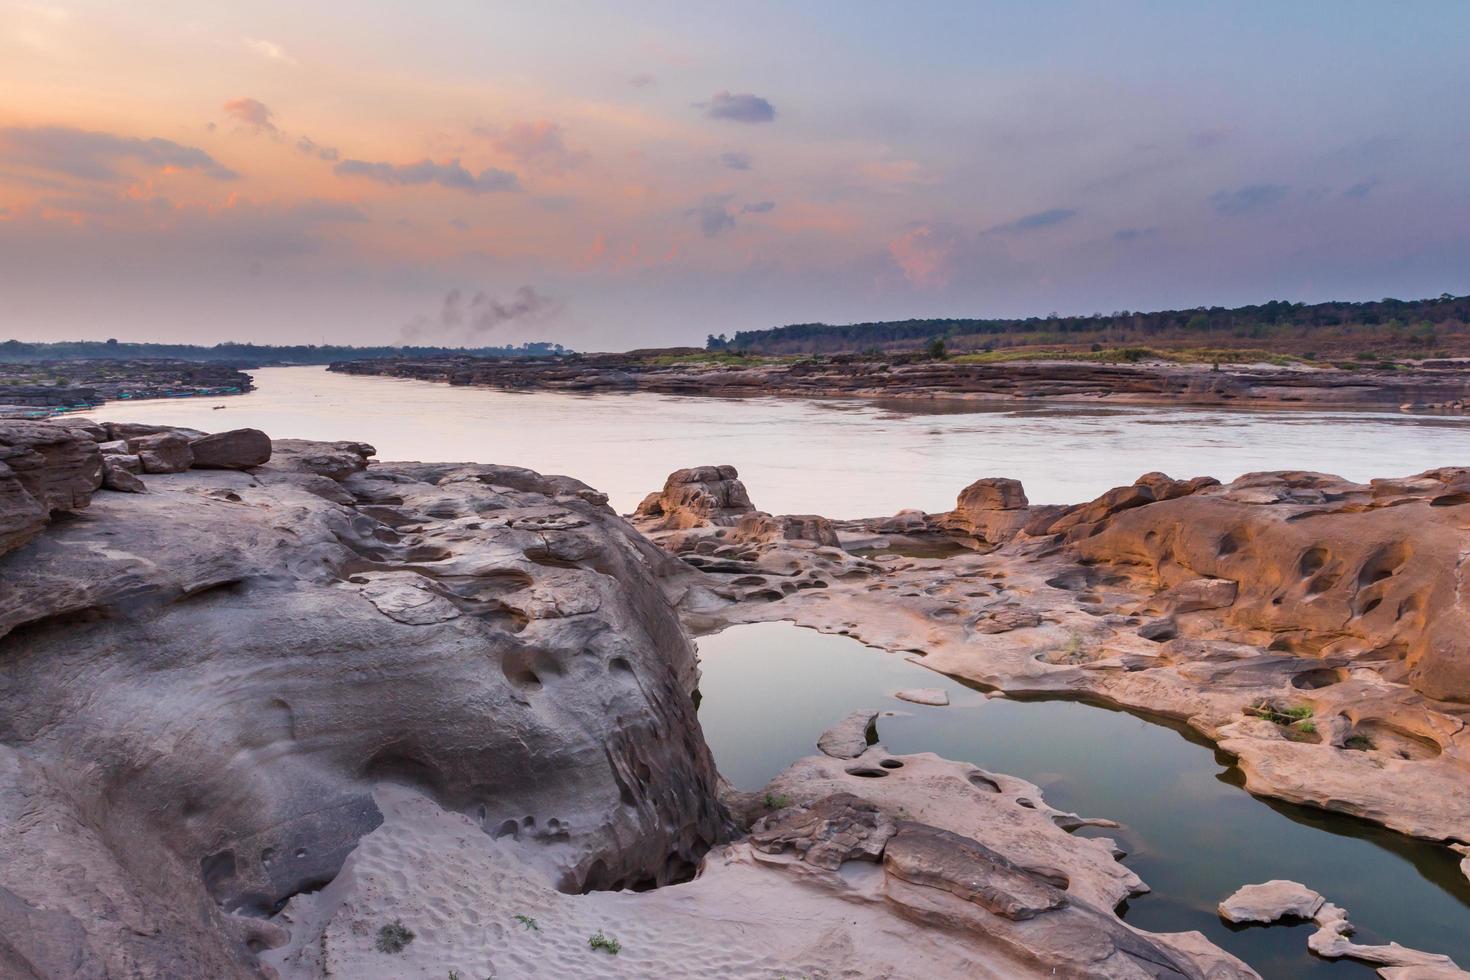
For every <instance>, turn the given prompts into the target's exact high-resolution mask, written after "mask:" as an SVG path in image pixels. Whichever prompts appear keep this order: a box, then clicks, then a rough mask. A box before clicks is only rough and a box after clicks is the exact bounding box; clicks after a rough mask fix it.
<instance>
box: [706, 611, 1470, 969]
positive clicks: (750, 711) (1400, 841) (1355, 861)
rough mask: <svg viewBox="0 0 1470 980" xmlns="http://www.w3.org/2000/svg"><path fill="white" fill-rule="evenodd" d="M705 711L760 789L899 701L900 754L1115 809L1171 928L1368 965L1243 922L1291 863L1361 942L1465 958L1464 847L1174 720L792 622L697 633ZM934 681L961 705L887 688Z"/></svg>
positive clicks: (1158, 914)
mask: <svg viewBox="0 0 1470 980" xmlns="http://www.w3.org/2000/svg"><path fill="white" fill-rule="evenodd" d="M699 656H700V669H701V671H702V672H703V677H702V679H701V681H700V685H699V690H700V695H701V701H700V705H699V719H700V723H701V725H702V726H703V728H704V733H705V737H706V738H707V739H708V740H709V744H710V747H711V749H712V750H713V751H714V755H715V761H716V763H717V764H718V765H719V768H720V771H721V772H722V773H723V774H724V775H725V776H726V778H728V779H729V780H730V781H731V782H733V783H735V784H736V785H737V786H739V787H740V788H741V789H746V790H754V789H759V788H760V787H761V786H763V785H764V784H765V783H766V782H767V781H768V780H770V778H771V777H772V776H774V775H776V774H777V773H778V772H780V771H781V770H782V769H784V768H786V766H787V765H788V764H789V763H790V762H791V761H793V760H794V759H796V758H799V757H801V756H803V755H810V754H812V753H813V752H814V751H815V746H816V741H817V736H818V735H820V734H821V733H822V731H823V730H824V729H826V728H827V727H828V726H830V725H831V724H833V723H834V722H836V721H838V720H839V719H841V718H842V717H843V716H845V715H846V714H847V713H848V712H850V711H853V710H855V709H857V708H873V709H876V710H880V711H892V712H894V714H892V715H884V716H882V717H880V718H879V719H878V735H879V738H880V739H881V740H882V742H883V743H884V745H886V746H887V747H888V748H889V750H890V751H892V752H895V753H908V752H934V753H937V754H938V755H941V756H943V757H945V758H948V759H959V760H963V761H966V762H971V763H973V764H975V765H978V766H981V767H982V768H986V769H991V770H996V771H999V772H1006V773H1012V774H1014V775H1017V776H1021V777H1023V778H1025V779H1029V780H1031V781H1032V782H1034V783H1036V784H1037V785H1039V786H1040V787H1041V788H1042V790H1043V791H1044V792H1045V794H1046V799H1047V801H1048V802H1049V803H1051V804H1052V805H1053V806H1056V807H1059V808H1061V809H1064V810H1072V811H1075V812H1077V813H1081V814H1082V815H1083V816H1094V817H1110V818H1112V819H1114V820H1117V821H1119V822H1120V823H1122V824H1123V828H1122V829H1121V830H1099V831H1094V832H1092V833H1097V834H1100V835H1102V836H1109V837H1113V838H1115V839H1116V840H1117V841H1118V842H1119V843H1120V844H1121V845H1122V846H1123V848H1124V850H1126V851H1128V856H1127V857H1126V858H1125V859H1124V863H1126V864H1127V865H1128V866H1129V867H1130V868H1132V869H1133V870H1134V871H1136V872H1137V873H1138V874H1139V876H1140V877H1142V878H1143V880H1144V881H1145V882H1147V883H1148V884H1149V885H1150V886H1151V887H1152V888H1153V891H1152V892H1151V893H1149V894H1147V895H1143V896H1140V897H1138V898H1135V899H1132V900H1131V901H1130V902H1129V904H1128V908H1127V911H1126V918H1127V919H1128V921H1129V922H1131V923H1133V924H1134V925H1137V926H1140V927H1142V928H1145V929H1151V930H1155V931H1160V932H1177V931H1182V930H1187V929H1198V930H1199V931H1200V932H1203V933H1204V934H1205V935H1206V936H1208V937H1209V938H1210V939H1211V940H1212V941H1213V942H1215V943H1217V944H1218V945H1220V946H1222V947H1224V948H1225V949H1228V950H1230V951H1231V952H1232V953H1234V954H1235V955H1237V956H1239V957H1240V958H1241V959H1243V960H1245V961H1246V962H1248V963H1249V964H1250V965H1251V966H1253V967H1254V968H1255V969H1256V970H1257V971H1259V972H1260V973H1261V974H1262V976H1265V977H1270V978H1276V977H1280V978H1290V977H1316V976H1321V977H1333V978H1344V977H1357V976H1363V977H1371V976H1373V975H1374V974H1373V972H1372V971H1371V970H1369V969H1367V968H1366V967H1363V966H1361V965H1359V964H1354V963H1350V962H1346V961H1338V962H1335V963H1334V962H1329V961H1325V960H1319V959H1317V958H1315V957H1313V956H1312V955H1311V954H1309V953H1308V952H1307V950H1306V940H1307V936H1308V935H1309V934H1310V933H1311V927H1309V926H1293V927H1287V926H1274V927H1271V928H1269V929H1268V928H1261V927H1255V928H1249V929H1239V930H1237V929H1232V928H1231V927H1228V926H1226V925H1225V924H1224V923H1223V922H1222V921H1221V920H1220V918H1219V916H1218V915H1217V914H1216V913H1215V905H1216V904H1217V903H1218V902H1219V901H1220V900H1221V899H1223V898H1225V897H1226V896H1227V895H1229V894H1230V893H1231V892H1233V891H1234V890H1235V889H1236V888H1238V887H1240V886H1241V885H1244V884H1250V883H1253V882H1259V881H1266V880H1268V879H1271V878H1291V879H1295V880H1297V881H1301V882H1303V883H1305V884H1307V885H1308V886H1310V887H1312V888H1315V889H1317V890H1318V891H1320V892H1322V893H1323V894H1324V895H1326V896H1327V897H1328V899H1329V900H1330V901H1333V902H1336V903H1337V904H1339V905H1341V906H1343V907H1344V908H1346V909H1347V910H1348V912H1349V913H1350V914H1351V918H1352V921H1353V922H1354V923H1355V924H1356V925H1357V926H1358V929H1359V933H1358V941H1359V942H1368V943H1377V942H1387V941H1389V940H1394V941H1397V942H1400V943H1402V944H1404V945H1406V946H1415V947H1418V948H1420V949H1426V950H1430V951H1434V952H1443V953H1449V954H1450V955H1451V956H1453V957H1454V958H1455V959H1456V960H1457V961H1458V962H1459V963H1461V964H1462V965H1463V964H1470V882H1467V881H1466V880H1465V879H1464V877H1462V876H1461V875H1460V873H1459V870H1458V867H1457V863H1456V862H1457V860H1458V858H1457V856H1456V855H1454V854H1452V853H1451V852H1450V851H1448V850H1447V849H1445V848H1440V847H1434V846H1430V845H1428V844H1422V843H1417V842H1414V841H1412V840H1410V839H1408V838H1404V837H1401V836H1400V835H1397V834H1393V833H1389V832H1387V831H1383V830H1379V829H1377V828H1374V827H1372V826H1371V825H1368V824H1365V823H1362V822H1360V821H1355V820H1351V819H1349V818H1343V817H1332V816H1329V815H1327V814H1325V813H1322V812H1320V811H1315V810H1310V809H1307V808H1303V807H1293V806H1288V805H1285V804H1268V803H1266V802H1264V801H1262V800H1259V799H1256V798H1255V797H1253V796H1251V795H1250V794H1249V793H1246V792H1245V791H1244V790H1242V789H1239V788H1238V785H1237V783H1236V782H1235V780H1234V779H1233V778H1232V777H1233V775H1234V774H1233V773H1232V772H1231V770H1230V768H1229V763H1228V761H1227V760H1225V759H1223V758H1222V757H1218V756H1217V755H1216V754H1215V752H1214V751H1213V750H1212V749H1210V748H1209V747H1207V746H1205V745H1203V744H1199V743H1198V742H1196V741H1192V740H1191V739H1190V738H1189V737H1186V735H1184V734H1182V733H1181V731H1179V730H1176V729H1174V728H1172V727H1169V726H1166V725H1162V724H1155V723H1153V722H1149V721H1145V720H1143V719H1141V718H1138V717H1135V716H1133V715H1129V714H1126V713H1123V712H1119V711H1111V710H1107V709H1103V708H1098V707H1093V706H1091V705H1086V704H1081V703H1078V702H1075V701H1011V700H1007V699H987V698H985V697H984V695H982V694H980V693H979V692H977V691H975V690H972V689H971V688H969V687H966V686H965V685H963V684H961V683H959V682H957V681H955V680H952V679H950V678H948V677H945V676H943V675H941V674H936V673H934V672H933V671H930V670H926V669H925V668H923V667H920V666H918V665H917V664H913V663H909V662H908V661H907V660H905V659H904V658H903V656H901V655H899V654H893V653H886V652H883V651H880V650H874V649H871V648H869V647H866V646H863V645H862V644H861V643H858V642H857V641H856V640H853V639H850V638H848V637H845V636H829V635H826V634H822V633H818V632H816V631H814V630H808V629H801V628H798V627H796V626H793V625H791V624H790V623H758V624H755V625H751V626H737V627H732V628H731V629H728V630H725V631H724V632H723V633H719V634H717V635H714V636H707V637H703V638H701V639H700V640H699ZM906 687H939V688H943V689H944V690H945V691H946V692H947V693H948V694H949V699H950V705H949V706H948V707H943V708H930V707H924V706H922V705H914V704H909V703H907V702H904V701H900V700H898V699H897V698H894V697H893V696H892V694H893V692H894V691H898V690H902V689H903V688H906Z"/></svg>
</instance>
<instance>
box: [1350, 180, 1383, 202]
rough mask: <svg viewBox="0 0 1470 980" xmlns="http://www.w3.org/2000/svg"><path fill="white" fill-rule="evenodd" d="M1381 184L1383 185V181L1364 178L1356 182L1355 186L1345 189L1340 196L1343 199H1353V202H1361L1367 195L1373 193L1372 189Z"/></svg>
mask: <svg viewBox="0 0 1470 980" xmlns="http://www.w3.org/2000/svg"><path fill="white" fill-rule="evenodd" d="M1381 183H1383V181H1381V180H1379V179H1378V178H1377V177H1364V178H1363V179H1362V180H1360V181H1358V182H1357V183H1356V184H1353V185H1352V186H1351V187H1349V188H1347V189H1345V190H1344V191H1343V192H1342V196H1343V197H1350V198H1353V199H1354V200H1358V201H1361V200H1362V199H1363V198H1365V197H1367V196H1368V195H1369V194H1372V193H1373V189H1374V188H1376V187H1377V186H1378V185H1379V184H1381Z"/></svg>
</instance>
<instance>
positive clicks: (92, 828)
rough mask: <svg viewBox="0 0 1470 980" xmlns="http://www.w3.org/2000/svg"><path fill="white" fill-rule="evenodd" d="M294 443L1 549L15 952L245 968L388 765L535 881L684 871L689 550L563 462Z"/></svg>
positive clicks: (692, 821) (8, 880)
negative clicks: (561, 473)
mask: <svg viewBox="0 0 1470 980" xmlns="http://www.w3.org/2000/svg"><path fill="white" fill-rule="evenodd" d="M56 431H61V432H64V433H65V435H64V440H63V442H62V443H59V444H58V443H56V442H54V439H55V438H56V437H55V436H54V435H48V436H47V438H48V439H51V440H53V441H51V442H45V441H44V440H43V441H42V442H40V443H37V442H36V441H35V440H34V439H33V440H32V443H33V444H35V445H38V446H40V447H41V448H44V447H45V446H55V445H59V446H61V448H62V449H63V450H65V451H64V452H62V454H61V456H60V457H58V458H63V459H70V458H72V457H73V456H77V455H78V453H79V452H80V450H79V446H80V442H79V440H81V439H82V438H83V437H81V436H79V435H77V434H75V433H72V432H70V431H68V430H57V429H54V428H48V432H53V433H54V432H56ZM164 435H173V434H171V433H169V434H164ZM132 438H135V439H150V438H154V436H152V435H143V436H133V437H132ZM179 438H182V437H179ZM85 448H86V452H85V453H80V456H81V459H82V463H83V465H82V466H81V470H82V471H85V472H90V473H91V474H93V475H92V476H89V477H88V479H87V480H86V481H82V482H80V483H79V482H78V481H76V480H75V479H72V478H70V477H69V478H68V479H67V480H65V481H62V483H60V484H56V486H57V488H58V491H57V492H58V494H60V488H63V487H64V488H66V494H65V495H64V496H65V501H66V502H70V503H72V504H75V503H78V502H80V501H81V500H83V499H84V498H85V496H86V493H85V492H84V487H85V485H87V484H90V483H91V481H93V480H96V479H98V478H100V463H99V462H98V460H99V459H100V456H99V455H98V454H97V453H96V449H95V444H93V443H92V442H91V441H90V440H85ZM277 448H278V450H279V449H280V448H281V447H277ZM285 450H286V451H285V452H279V451H278V453H277V455H278V457H279V460H273V461H272V462H271V463H270V464H268V465H266V466H262V467H259V468H257V469H256V470H254V471H253V473H251V474H244V473H237V472H231V471H228V470H190V471H188V472H183V473H174V474H155V475H151V476H149V477H147V480H148V491H149V492H148V493H145V494H121V493H118V494H102V495H98V496H96V497H94V498H93V499H92V503H91V507H90V508H89V509H88V510H87V512H86V518H85V520H80V519H79V520H71V521H67V522H65V523H60V524H57V525H55V526H53V527H51V528H49V529H48V530H46V531H45V533H43V534H41V535H40V536H39V537H38V538H37V539H35V540H33V541H31V542H30V544H29V545H27V546H26V547H24V548H21V549H19V550H16V551H12V552H11V553H9V554H6V555H4V556H3V557H0V964H4V965H5V969H10V968H11V967H12V966H14V965H16V964H23V966H17V967H16V970H17V971H19V975H21V976H28V975H30V974H34V973H40V975H43V976H47V977H48V980H49V977H51V976H73V975H80V976H119V977H121V976H126V977H130V978H143V980H164V978H170V980H171V978H176V977H195V976H208V977H211V978H236V977H239V978H244V977H259V976H261V971H262V966H261V964H260V962H259V959H258V956H259V954H260V953H261V952H262V951H264V950H265V949H267V948H269V947H271V946H276V945H279V944H280V943H281V942H283V941H285V933H284V932H283V931H282V930H281V928H280V927H279V926H276V925H271V924H269V923H266V922H265V920H264V919H262V918H261V917H262V916H269V915H271V914H272V913H273V912H274V911H275V910H276V909H277V908H279V907H280V906H281V905H283V904H285V903H287V902H289V901H290V900H291V899H292V897H293V896H296V895H298V894H300V893H302V892H305V891H313V890H315V889H319V888H320V887H321V886H322V885H323V884H324V883H326V882H329V881H331V880H333V879H334V878H335V877H336V876H337V875H338V873H339V872H340V871H341V869H342V868H343V864H344V862H345V861H346V860H347V859H348V857H349V856H350V855H352V854H353V853H354V851H355V849H356V848H357V847H358V845H359V843H360V842H361V841H362V840H363V838H364V837H365V836H366V835H369V834H371V832H372V831H373V830H374V828H376V827H378V826H380V825H381V823H382V821H383V819H384V818H383V814H382V811H381V809H380V807H379V805H378V803H377V801H376V799H375V797H374V792H375V787H378V786H381V785H390V784H392V785H397V786H399V787H412V788H413V791H414V792H416V793H418V794H420V796H421V797H422V798H425V799H429V800H432V801H433V802H434V805H436V806H438V807H442V808H445V809H447V810H453V811H457V812H458V813H460V814H465V815H468V819H469V820H470V821H471V822H472V823H471V825H472V827H473V833H474V834H476V836H478V837H480V838H482V839H483V840H484V841H486V842H492V840H493V838H495V837H500V838H501V839H502V840H506V841H510V842H514V844H515V845H516V847H517V848H518V852H519V853H520V855H521V857H520V860H522V861H523V862H525V863H526V864H527V865H528V866H530V867H534V868H535V869H536V874H538V875H540V876H542V878H543V879H544V880H545V881H546V882H548V885H547V887H548V888H552V889H554V888H556V887H560V888H563V889H568V890H572V891H576V890H581V889H593V890H596V889H608V888H622V887H626V886H632V885H638V886H643V885H653V884H663V883H667V882H669V881H673V880H677V879H681V878H684V877H686V876H688V875H689V874H691V873H692V872H693V870H694V868H695V866H696V864H697V862H698V861H699V859H700V858H701V856H702V855H703V854H704V852H705V850H706V849H707V848H708V847H709V846H711V845H712V844H714V843H716V842H718V841H719V840H721V839H722V838H723V837H724V836H725V834H726V833H727V826H728V825H727V822H726V820H727V818H726V816H725V814H724V812H723V810H722V809H721V807H720V806H719V804H718V803H717V801H716V797H715V779H716V777H715V772H714V768H713V764H712V763H711V761H710V758H709V753H708V750H707V748H706V747H705V746H704V743H703V741H702V740H701V739H700V738H699V737H698V726H697V722H696V721H695V717H694V712H693V705H692V702H691V700H690V697H689V693H690V691H691V689H692V684H693V678H694V674H695V663H694V653H693V648H692V645H691V643H690V641H689V638H688V635H687V634H686V633H685V631H684V630H683V629H682V628H681V626H680V624H679V623H678V621H677V619H676V618H675V616H674V613H673V611H672V609H671V608H670V607H669V605H668V601H667V599H666V598H665V596H664V594H663V591H662V589H661V586H660V581H659V580H660V579H661V578H662V577H664V576H667V575H668V574H670V573H671V572H673V571H676V570H677V563H675V562H674V561H673V560H672V559H670V558H668V557H667V556H666V555H664V554H662V553H661V552H659V551H658V550H657V549H655V548H653V547H652V546H651V545H649V544H648V543H647V542H646V541H644V540H642V539H641V538H640V537H639V536H638V535H637V534H636V533H635V532H634V531H632V530H631V529H630V528H629V527H628V525H627V524H626V523H625V522H623V521H622V520H621V519H619V518H618V517H617V516H616V515H614V514H612V513H611V512H610V511H608V510H607V508H606V506H605V505H604V504H602V503H599V502H596V501H597V496H598V495H596V494H595V493H593V492H591V491H587V494H588V496H587V498H584V497H583V496H579V495H578V493H579V488H580V489H581V490H586V489H587V488H585V487H582V486H581V485H580V484H577V483H576V481H571V480H567V479H566V478H555V477H550V478H541V477H538V476H536V475H535V474H530V473H529V471H515V470H511V469H506V470H501V469H498V468H495V467H465V466H455V465H453V464H448V465H444V466H426V465H422V464H405V465H403V466H402V467H400V468H393V467H376V466H375V467H373V468H372V469H370V470H368V469H365V465H366V462H365V460H366V457H365V454H364V447H360V446H359V445H357V444H351V445H347V446H318V445H314V444H306V443H292V444H289V445H288V446H286V447H285ZM47 451H48V452H49V450H47ZM42 455H44V454H42ZM88 460H90V462H89V463H88V462H87V461H88ZM278 462H279V465H278ZM87 466H90V467H91V469H90V470H87ZM77 471H78V467H77V466H71V467H69V468H67V470H66V472H67V473H71V474H75V473H76V472H77ZM28 472H34V468H33V469H32V470H31V471H28ZM322 472H333V473H339V474H341V475H342V481H341V482H335V481H332V480H331V479H330V477H327V476H323V475H321V473H322ZM321 481H326V482H327V483H330V484H331V485H332V486H333V487H335V489H336V495H335V496H336V499H328V498H329V496H332V495H329V494H325V493H324V492H323V488H322V486H321ZM52 483H54V481H52ZM506 483H513V484H516V487H518V488H514V487H511V486H507V485H505V484H506ZM47 485H48V486H49V485H51V484H50V483H48V484H47ZM51 499H53V500H62V496H55V497H53V498H51ZM583 941H584V944H585V937H583ZM26 971H29V972H26ZM0 972H3V971H0Z"/></svg>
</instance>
